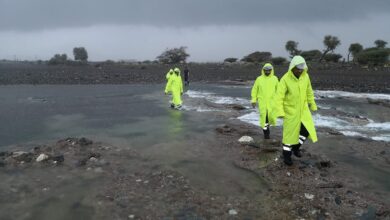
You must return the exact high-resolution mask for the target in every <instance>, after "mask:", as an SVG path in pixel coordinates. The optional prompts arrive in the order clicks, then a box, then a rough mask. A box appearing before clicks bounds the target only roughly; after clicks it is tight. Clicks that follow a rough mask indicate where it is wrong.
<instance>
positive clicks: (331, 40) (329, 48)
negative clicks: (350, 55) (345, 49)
mask: <svg viewBox="0 0 390 220" xmlns="http://www.w3.org/2000/svg"><path fill="white" fill-rule="evenodd" d="M323 43H324V46H325V49H324V52H323V53H322V56H321V58H320V62H321V61H322V60H323V59H324V57H325V55H326V54H327V53H329V52H332V53H333V51H334V50H335V49H336V48H337V47H338V46H339V45H340V44H341V43H340V40H339V38H338V37H336V36H332V35H326V36H325V37H324V41H323Z"/></svg>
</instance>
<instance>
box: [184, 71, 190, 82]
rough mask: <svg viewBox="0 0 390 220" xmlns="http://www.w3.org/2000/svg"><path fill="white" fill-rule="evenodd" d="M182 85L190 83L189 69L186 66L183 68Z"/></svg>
mask: <svg viewBox="0 0 390 220" xmlns="http://www.w3.org/2000/svg"><path fill="white" fill-rule="evenodd" d="M184 85H185V86H189V85H190V71H189V70H188V67H185V68H184Z"/></svg>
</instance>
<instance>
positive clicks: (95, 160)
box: [89, 157, 98, 162]
mask: <svg viewBox="0 0 390 220" xmlns="http://www.w3.org/2000/svg"><path fill="white" fill-rule="evenodd" d="M89 161H91V162H97V161H98V159H96V157H91V158H89Z"/></svg>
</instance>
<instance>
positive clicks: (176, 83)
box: [165, 67, 183, 110]
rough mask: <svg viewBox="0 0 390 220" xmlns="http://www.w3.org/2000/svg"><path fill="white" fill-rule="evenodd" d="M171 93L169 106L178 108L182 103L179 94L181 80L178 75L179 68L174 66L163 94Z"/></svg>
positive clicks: (181, 91)
mask: <svg viewBox="0 0 390 220" xmlns="http://www.w3.org/2000/svg"><path fill="white" fill-rule="evenodd" d="M169 92H171V93H172V101H171V107H172V108H175V109H178V110H180V109H181V105H182V100H181V95H182V94H183V81H182V79H181V75H180V69H179V68H177V67H176V68H175V69H174V74H172V75H171V76H170V77H169V79H168V82H167V85H166V86H165V94H168V93H169Z"/></svg>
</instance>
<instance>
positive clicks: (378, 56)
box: [357, 47, 390, 66]
mask: <svg viewBox="0 0 390 220" xmlns="http://www.w3.org/2000/svg"><path fill="white" fill-rule="evenodd" d="M389 55H390V49H389V48H377V47H372V48H367V49H365V50H363V51H362V52H360V53H358V54H357V61H358V63H359V64H363V65H366V64H368V65H374V66H377V65H384V64H386V63H387V62H389Z"/></svg>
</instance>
